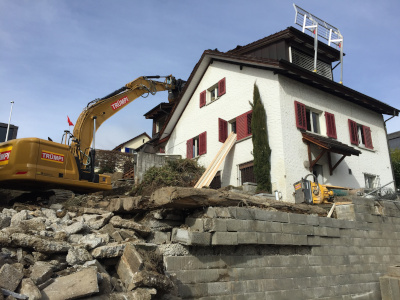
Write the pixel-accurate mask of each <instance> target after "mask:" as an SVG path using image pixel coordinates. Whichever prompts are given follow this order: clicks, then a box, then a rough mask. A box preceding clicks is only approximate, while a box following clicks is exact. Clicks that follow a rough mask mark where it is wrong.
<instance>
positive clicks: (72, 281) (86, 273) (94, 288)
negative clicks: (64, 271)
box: [42, 268, 99, 300]
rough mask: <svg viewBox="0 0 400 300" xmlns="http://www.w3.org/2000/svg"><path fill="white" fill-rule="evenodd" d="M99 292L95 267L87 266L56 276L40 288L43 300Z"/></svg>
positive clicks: (56, 299) (54, 299)
mask: <svg viewBox="0 0 400 300" xmlns="http://www.w3.org/2000/svg"><path fill="white" fill-rule="evenodd" d="M98 292H99V286H98V283H97V272H96V269H95V268H87V269H84V270H82V271H79V272H76V273H73V274H71V275H67V276H63V277H58V278H56V279H55V280H54V282H53V283H52V284H50V285H49V286H48V287H46V288H44V289H43V290H42V299H43V300H66V299H75V298H80V297H84V296H87V295H91V294H93V293H98Z"/></svg>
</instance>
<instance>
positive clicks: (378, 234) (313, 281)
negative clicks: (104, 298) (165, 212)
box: [164, 198, 400, 300]
mask: <svg viewBox="0 0 400 300" xmlns="http://www.w3.org/2000/svg"><path fill="white" fill-rule="evenodd" d="M396 205H398V204H397V203H395V204H393V203H392V202H388V203H386V201H379V203H377V202H376V201H373V200H369V199H363V198H357V199H355V201H353V204H351V206H349V207H351V210H350V214H348V215H351V214H353V218H354V221H350V220H348V219H347V217H348V216H347V217H346V219H333V218H326V217H318V216H313V215H301V214H293V213H285V212H279V211H267V210H263V209H258V208H246V207H228V208H217V207H215V208H213V207H210V208H207V209H206V210H205V211H204V215H203V216H200V217H196V218H187V219H186V225H187V228H186V229H183V228H180V229H175V230H174V232H173V234H172V241H173V242H174V241H175V242H180V243H182V244H185V245H188V247H189V250H190V251H189V253H190V254H189V255H185V256H164V263H165V267H166V272H167V273H169V274H174V278H176V284H177V286H178V294H179V296H180V297H182V298H183V299H277V300H279V299H299V300H300V299H342V300H347V299H360V300H363V299H381V291H380V284H379V278H380V277H382V276H383V275H384V274H385V272H386V270H387V268H388V267H389V266H390V265H394V264H398V263H400V222H399V221H400V211H397V215H396V213H395V208H394V207H395V206H396ZM351 211H353V212H354V213H351ZM177 236H185V237H186V240H178V239H177ZM199 241H201V242H199ZM199 247H201V249H202V252H201V254H199V253H200V252H198V251H197V252H196V251H195V249H198V248H199ZM218 247H219V248H218ZM217 248H218V249H220V248H222V249H225V251H219V253H218V255H216V254H215V249H217Z"/></svg>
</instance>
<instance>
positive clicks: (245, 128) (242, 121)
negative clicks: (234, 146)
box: [236, 110, 253, 141]
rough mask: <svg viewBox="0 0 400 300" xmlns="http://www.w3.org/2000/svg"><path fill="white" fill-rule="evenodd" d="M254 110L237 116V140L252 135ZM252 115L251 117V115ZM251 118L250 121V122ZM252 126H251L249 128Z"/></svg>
mask: <svg viewBox="0 0 400 300" xmlns="http://www.w3.org/2000/svg"><path fill="white" fill-rule="evenodd" d="M252 112H253V111H252V110H251V111H248V112H246V113H244V114H243V115H240V116H238V117H236V134H237V140H238V141H239V140H241V139H244V138H245V137H248V136H250V135H251V116H252ZM249 116H250V117H249ZM249 120H250V123H249ZM249 126H250V128H249Z"/></svg>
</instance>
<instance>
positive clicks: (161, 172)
mask: <svg viewBox="0 0 400 300" xmlns="http://www.w3.org/2000/svg"><path fill="white" fill-rule="evenodd" d="M204 171H205V169H204V168H203V167H201V166H199V165H198V163H197V161H196V160H191V159H176V160H169V161H167V162H166V163H165V165H163V166H162V167H151V168H150V169H148V170H147V171H146V173H145V174H144V176H143V181H142V183H140V184H139V185H138V186H136V187H135V189H134V190H133V191H132V193H131V194H134V195H139V194H141V195H149V194H151V193H152V192H153V191H154V190H156V189H158V188H161V187H164V186H179V187H192V186H194V185H195V184H196V182H197V181H198V180H199V179H200V177H201V175H202V174H203V173H204Z"/></svg>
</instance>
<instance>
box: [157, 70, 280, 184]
mask: <svg viewBox="0 0 400 300" xmlns="http://www.w3.org/2000/svg"><path fill="white" fill-rule="evenodd" d="M224 77H225V78H226V94H225V95H223V96H222V97H220V98H219V99H218V100H216V101H214V102H212V103H210V104H208V105H206V106H204V107H202V108H200V107H199V98H200V93H201V92H202V91H204V90H206V89H208V88H209V87H211V86H212V85H214V84H215V83H217V82H218V81H219V80H220V79H222V78H224ZM255 82H257V85H258V88H259V90H260V93H261V95H262V100H263V102H264V105H265V109H266V111H267V123H268V128H274V130H270V132H269V135H270V147H271V149H273V150H272V158H271V161H272V165H271V170H272V174H271V176H272V177H273V178H279V177H280V176H279V175H280V171H279V170H280V169H282V167H283V166H282V163H281V162H282V159H278V156H281V153H282V151H283V149H282V129H281V127H280V126H275V125H274V124H277V123H279V124H281V121H280V106H279V101H277V100H278V98H279V86H278V77H277V76H276V75H274V74H273V72H269V71H263V70H259V69H254V68H247V67H243V69H242V70H240V68H239V66H235V65H231V64H226V63H222V62H214V63H213V64H212V65H210V66H209V68H208V69H207V71H206V73H205V74H204V76H203V79H202V81H201V82H200V84H199V86H198V87H197V89H196V91H195V92H194V94H193V96H192V98H191V99H190V101H189V103H188V105H187V107H186V109H185V111H184V112H183V114H182V116H181V118H180V120H179V121H178V123H177V125H176V127H175V129H174V131H173V132H172V133H171V136H170V139H169V141H168V143H167V145H166V147H165V150H166V153H167V154H180V155H182V157H186V141H187V140H188V139H190V138H193V137H195V136H197V135H199V134H200V133H202V132H204V131H207V154H205V155H201V156H200V157H198V159H199V163H200V164H202V165H204V166H205V167H206V166H208V164H210V163H211V161H212V160H213V158H214V156H215V155H216V154H217V152H218V150H219V149H220V148H221V146H222V143H221V142H219V141H218V118H221V119H224V120H226V121H230V120H233V119H234V118H236V117H237V116H239V115H241V114H243V113H245V112H248V111H250V110H251V106H250V104H249V101H252V100H253V88H254V83H255ZM252 151H253V144H252V141H251V137H250V138H246V139H244V140H241V141H239V142H237V143H236V145H235V146H234V147H233V148H232V150H231V151H230V153H229V154H228V155H227V157H226V159H225V161H224V162H223V163H222V165H221V167H220V170H222V185H223V186H226V185H234V186H237V185H239V184H240V182H239V169H238V166H239V164H242V163H245V162H248V161H252V160H253V155H252ZM280 181H281V182H282V183H283V182H284V180H281V179H280ZM275 184H276V183H274V182H273V185H275Z"/></svg>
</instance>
